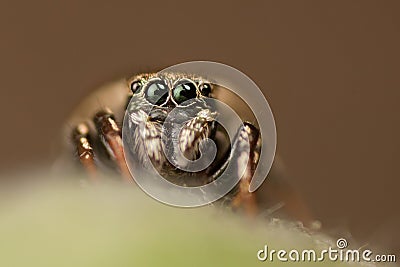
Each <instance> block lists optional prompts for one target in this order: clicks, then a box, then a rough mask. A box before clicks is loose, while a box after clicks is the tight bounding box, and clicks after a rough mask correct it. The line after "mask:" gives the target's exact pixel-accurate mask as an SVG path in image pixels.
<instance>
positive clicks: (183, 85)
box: [172, 81, 197, 105]
mask: <svg viewBox="0 0 400 267" xmlns="http://www.w3.org/2000/svg"><path fill="white" fill-rule="evenodd" d="M172 96H173V98H174V100H175V102H176V103H177V104H178V105H179V104H181V103H182V102H185V101H186V100H189V99H192V98H195V97H196V96H197V87H196V85H195V84H194V83H193V82H191V81H182V82H180V83H178V84H177V85H176V86H175V88H174V90H173V91H172Z"/></svg>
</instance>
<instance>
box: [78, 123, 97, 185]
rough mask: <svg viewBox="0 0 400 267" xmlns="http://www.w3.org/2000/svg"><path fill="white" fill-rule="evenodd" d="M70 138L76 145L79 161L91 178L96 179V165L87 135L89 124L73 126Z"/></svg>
mask: <svg viewBox="0 0 400 267" xmlns="http://www.w3.org/2000/svg"><path fill="white" fill-rule="evenodd" d="M72 140H73V143H74V145H75V147H76V152H77V154H78V157H79V161H80V162H81V164H82V166H83V167H84V168H85V170H86V171H87V173H88V174H89V177H90V178H91V179H92V180H95V179H96V165H95V160H94V152H93V146H92V143H91V141H90V137H89V126H88V125H87V124H86V123H81V124H79V125H78V126H76V127H75V129H74V131H73V133H72Z"/></svg>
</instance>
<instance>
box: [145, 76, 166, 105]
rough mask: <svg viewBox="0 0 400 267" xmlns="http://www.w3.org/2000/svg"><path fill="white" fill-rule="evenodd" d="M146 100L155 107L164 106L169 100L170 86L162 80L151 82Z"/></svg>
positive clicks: (146, 93)
mask: <svg viewBox="0 0 400 267" xmlns="http://www.w3.org/2000/svg"><path fill="white" fill-rule="evenodd" d="M145 98H146V99H147V101H149V102H150V103H152V104H153V105H162V104H164V103H165V102H167V99H168V86H167V85H166V84H165V83H164V82H163V81H161V80H157V81H151V82H150V83H149V84H148V85H147V89H146V92H145Z"/></svg>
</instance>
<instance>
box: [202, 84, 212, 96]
mask: <svg viewBox="0 0 400 267" xmlns="http://www.w3.org/2000/svg"><path fill="white" fill-rule="evenodd" d="M200 92H201V94H202V95H203V96H210V93H211V84H209V83H203V84H201V85H200Z"/></svg>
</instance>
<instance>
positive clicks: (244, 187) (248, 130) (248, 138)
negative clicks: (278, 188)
mask: <svg viewBox="0 0 400 267" xmlns="http://www.w3.org/2000/svg"><path fill="white" fill-rule="evenodd" d="M260 147H261V138H260V134H259V131H258V129H257V128H256V127H255V126H254V125H252V124H251V123H249V122H244V123H243V126H242V127H240V129H239V130H238V133H237V135H236V139H235V141H234V143H233V145H232V149H231V153H230V156H229V158H228V160H227V161H226V162H225V164H224V165H223V166H221V168H220V169H219V170H218V171H217V172H216V173H215V174H214V175H213V179H217V178H218V176H219V175H220V174H221V172H223V171H224V169H225V168H226V166H227V165H228V164H229V163H230V164H234V166H235V168H236V170H243V167H245V171H244V174H243V176H242V177H241V179H240V181H239V183H238V185H237V186H236V188H235V189H233V191H232V192H231V193H232V194H233V198H232V199H231V201H230V205H231V207H232V209H234V210H237V209H239V208H241V209H243V211H244V212H245V213H246V214H247V215H249V216H250V217H254V216H255V215H257V213H258V207H257V202H256V196H255V194H254V193H250V192H249V186H250V182H251V179H252V177H253V174H254V171H255V169H256V167H257V163H258V159H259V151H260ZM246 158H248V161H247V165H246V166H243V164H245V163H244V162H243V160H244V159H246Z"/></svg>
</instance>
